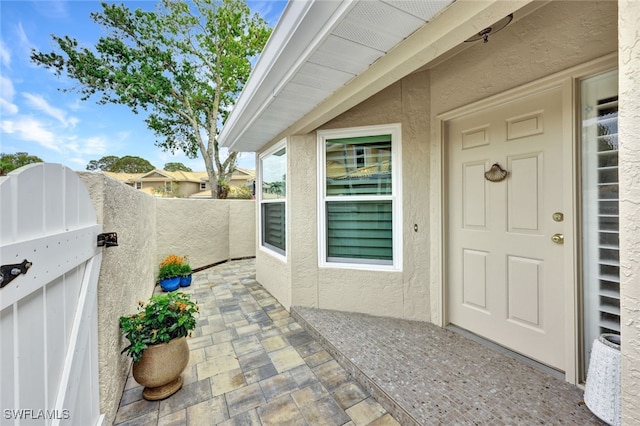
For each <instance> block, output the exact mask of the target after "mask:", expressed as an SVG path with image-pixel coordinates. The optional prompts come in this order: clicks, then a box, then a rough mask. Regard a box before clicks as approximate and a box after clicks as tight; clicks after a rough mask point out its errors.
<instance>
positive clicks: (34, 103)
mask: <svg viewBox="0 0 640 426" xmlns="http://www.w3.org/2000/svg"><path fill="white" fill-rule="evenodd" d="M22 96H24V97H25V98H26V99H27V102H28V103H29V105H30V106H31V107H33V108H35V109H37V110H39V111H42V112H44V113H45V114H47V115H48V116H50V117H53V118H55V119H56V120H58V121H59V122H60V123H61V124H62V125H63V126H64V127H71V128H74V127H75V126H76V124H78V121H79V120H78V119H77V118H75V117H68V116H67V112H66V111H63V110H61V109H60V108H56V107H54V106H52V105H50V104H49V102H47V100H46V99H45V98H43V97H42V96H40V95H34V94H32V93H23V94H22Z"/></svg>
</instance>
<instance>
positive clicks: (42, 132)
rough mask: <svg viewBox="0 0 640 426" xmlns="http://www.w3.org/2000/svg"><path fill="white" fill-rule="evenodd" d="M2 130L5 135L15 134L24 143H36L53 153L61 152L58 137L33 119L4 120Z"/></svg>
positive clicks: (1, 125)
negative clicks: (57, 141) (57, 142)
mask: <svg viewBox="0 0 640 426" xmlns="http://www.w3.org/2000/svg"><path fill="white" fill-rule="evenodd" d="M0 130H1V131H2V132H3V133H8V134H14V135H16V136H17V137H18V138H20V139H22V140H24V141H30V142H36V143H37V144H39V145H41V146H43V147H45V148H47V149H50V150H52V151H56V152H61V150H60V147H59V146H58V145H57V144H56V136H55V135H54V134H53V133H52V132H50V131H49V130H47V129H45V128H44V126H43V125H42V123H41V122H39V121H38V120H36V119H34V118H32V117H27V116H21V117H18V118H17V119H15V120H3V121H2V122H0Z"/></svg>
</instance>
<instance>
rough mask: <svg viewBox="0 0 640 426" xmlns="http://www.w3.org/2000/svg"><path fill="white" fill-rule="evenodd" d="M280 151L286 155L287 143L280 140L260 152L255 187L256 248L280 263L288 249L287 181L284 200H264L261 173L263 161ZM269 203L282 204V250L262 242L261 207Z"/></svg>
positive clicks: (286, 169) (285, 256) (286, 162)
mask: <svg viewBox="0 0 640 426" xmlns="http://www.w3.org/2000/svg"><path fill="white" fill-rule="evenodd" d="M282 149H284V150H285V155H288V152H287V151H288V149H287V143H286V140H282V141H280V142H278V143H276V144H274V145H273V146H271V147H270V148H269V149H267V150H266V151H264V152H262V153H261V154H260V155H259V156H258V166H259V173H258V182H257V185H256V199H257V201H258V238H259V243H258V247H259V249H260V251H262V252H265V253H268V254H270V255H271V256H274V257H276V258H279V259H280V260H282V261H285V262H286V260H287V247H289V232H287V224H288V221H289V211H288V203H287V194H288V193H289V183H288V181H289V179H286V178H285V195H284V198H279V199H275V200H268V199H264V198H263V197H262V194H263V192H262V184H263V172H264V166H263V161H264V160H266V159H267V158H269V157H271V156H272V155H274V154H275V153H277V152H279V151H281V150H282ZM287 175H288V159H287V160H286V161H285V176H287ZM270 203H284V232H285V237H284V239H285V243H284V247H285V248H284V250H283V249H281V248H279V247H276V246H274V245H272V244H269V243H265V242H264V241H263V239H264V237H263V234H262V232H263V214H262V206H263V205H264V204H270Z"/></svg>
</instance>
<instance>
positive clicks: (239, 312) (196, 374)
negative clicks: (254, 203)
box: [115, 259, 398, 426]
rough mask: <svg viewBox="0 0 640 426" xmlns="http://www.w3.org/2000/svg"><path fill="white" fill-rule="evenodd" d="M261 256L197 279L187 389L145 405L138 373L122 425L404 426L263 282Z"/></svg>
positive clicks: (125, 400)
mask: <svg viewBox="0 0 640 426" xmlns="http://www.w3.org/2000/svg"><path fill="white" fill-rule="evenodd" d="M254 265H255V261H254V260H253V259H249V260H240V261H233V262H229V263H225V264H222V265H219V266H216V267H214V268H211V269H209V270H206V271H202V272H200V273H198V274H195V275H194V280H193V284H192V285H191V286H190V287H188V288H186V289H185V292H187V293H192V294H193V297H194V299H195V300H197V302H198V304H199V306H200V318H199V320H198V326H197V328H196V330H195V331H194V333H193V337H192V338H190V339H189V340H188V342H189V347H190V350H191V358H190V361H189V365H188V366H187V369H186V370H185V372H184V373H183V379H184V386H183V387H182V389H181V390H179V391H178V392H177V393H176V394H174V395H173V396H171V397H169V398H167V399H165V400H163V401H153V402H150V401H146V400H144V399H142V388H141V386H140V385H138V384H137V383H136V382H135V380H134V379H133V377H129V379H128V380H127V384H126V386H125V390H124V393H123V395H122V400H121V402H120V408H119V409H118V413H117V416H116V421H115V424H117V425H193V426H204V425H215V424H220V425H261V424H262V425H343V424H346V425H356V426H357V425H368V424H370V425H398V422H396V421H395V420H394V418H393V417H392V416H391V415H390V414H389V413H388V412H387V411H386V410H385V409H384V408H382V406H381V405H380V404H379V403H377V402H376V401H375V400H374V399H373V398H372V397H371V396H370V394H369V393H368V392H367V391H366V390H365V389H364V388H363V387H362V386H360V385H359V384H358V383H357V382H356V381H355V380H354V379H353V378H352V377H351V376H350V375H349V374H348V373H347V372H346V371H345V370H344V368H342V367H341V366H340V365H339V364H338V363H337V362H336V360H335V359H334V358H333V357H332V356H331V355H329V353H328V352H327V351H325V350H324V349H323V348H322V346H321V345H320V344H319V343H318V342H317V341H316V340H314V339H313V338H312V337H311V335H310V334H309V333H307V332H306V331H305V330H303V329H302V327H301V326H300V325H299V324H298V323H297V322H296V321H295V320H293V318H291V316H290V315H289V313H288V312H287V311H286V310H285V309H284V308H283V307H282V306H281V305H280V304H279V303H278V302H277V301H276V299H275V298H273V297H272V296H271V295H270V294H269V293H268V292H267V291H266V290H264V289H263V288H262V286H260V285H259V284H258V283H257V282H256V281H255V266H254Z"/></svg>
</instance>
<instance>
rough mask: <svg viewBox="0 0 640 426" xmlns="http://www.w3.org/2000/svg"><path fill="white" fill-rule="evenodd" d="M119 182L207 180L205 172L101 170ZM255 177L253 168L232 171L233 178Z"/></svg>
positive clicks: (197, 181)
mask: <svg viewBox="0 0 640 426" xmlns="http://www.w3.org/2000/svg"><path fill="white" fill-rule="evenodd" d="M102 173H104V174H105V175H107V176H110V177H112V178H114V179H116V180H119V181H121V182H127V183H133V182H143V181H147V182H157V181H176V182H196V183H200V182H206V181H208V180H209V175H207V172H181V171H178V172H168V171H166V170H160V169H155V170H152V171H150V172H147V173H113V172H102ZM255 177H256V172H255V170H252V169H243V168H240V167H237V168H236V170H235V171H234V172H233V175H232V179H233V180H247V181H249V180H253V179H255Z"/></svg>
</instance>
